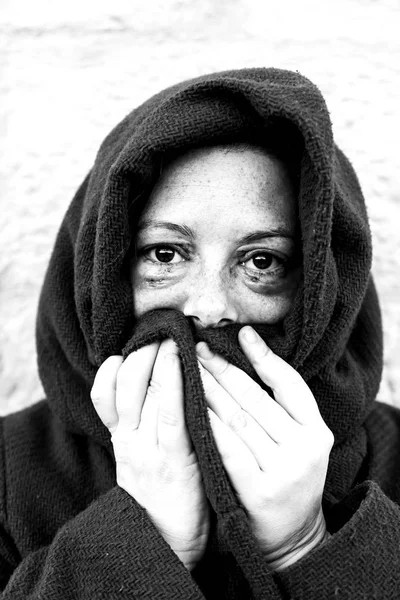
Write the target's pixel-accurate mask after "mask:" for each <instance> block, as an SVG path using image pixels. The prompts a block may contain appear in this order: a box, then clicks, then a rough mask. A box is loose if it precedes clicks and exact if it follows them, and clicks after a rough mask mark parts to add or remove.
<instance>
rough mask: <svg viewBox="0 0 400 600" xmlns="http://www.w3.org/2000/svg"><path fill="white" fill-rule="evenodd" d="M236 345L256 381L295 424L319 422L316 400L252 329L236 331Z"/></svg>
mask: <svg viewBox="0 0 400 600" xmlns="http://www.w3.org/2000/svg"><path fill="white" fill-rule="evenodd" d="M239 342H240V345H241V347H242V349H243V351H244V353H245V354H246V356H247V358H248V359H249V361H250V362H251V363H252V365H253V367H254V369H255V370H256V372H257V374H258V375H259V377H260V379H262V381H264V383H266V384H267V385H268V386H269V387H270V388H271V389H272V390H273V392H274V397H275V400H276V401H277V402H278V403H279V404H280V405H281V406H282V407H283V408H284V409H285V410H286V411H287V413H288V414H289V415H291V417H292V418H293V419H294V420H295V421H297V422H298V423H300V424H302V425H305V424H307V423H311V422H313V421H315V420H318V419H321V415H320V413H319V409H318V405H317V403H316V400H315V398H314V396H313V394H312V392H311V390H310V388H309V387H308V385H307V384H306V382H305V381H304V379H303V378H302V377H301V375H300V374H299V373H298V372H297V371H296V370H295V369H293V368H292V367H291V366H290V365H289V364H288V363H287V362H286V361H284V360H283V359H282V358H280V357H279V356H277V355H276V354H274V352H272V350H270V348H268V346H267V345H266V344H265V342H264V341H263V340H262V338H261V337H260V336H259V335H258V333H257V332H256V331H255V330H254V329H253V328H252V327H249V326H246V327H243V328H242V329H241V330H240V331H239Z"/></svg>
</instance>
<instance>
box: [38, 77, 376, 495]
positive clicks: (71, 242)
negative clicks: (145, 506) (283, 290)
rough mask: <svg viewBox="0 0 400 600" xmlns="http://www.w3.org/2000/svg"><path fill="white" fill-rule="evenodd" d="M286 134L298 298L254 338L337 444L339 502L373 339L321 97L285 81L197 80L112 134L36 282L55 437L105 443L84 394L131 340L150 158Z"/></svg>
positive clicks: (367, 282)
mask: <svg viewBox="0 0 400 600" xmlns="http://www.w3.org/2000/svg"><path fill="white" fill-rule="evenodd" d="M288 123H289V124H290V125H291V126H292V130H291V131H292V132H293V133H292V139H289V141H288V144H289V145H290V143H292V144H293V145H294V144H295V142H296V139H295V136H296V135H297V137H301V140H302V144H303V145H304V148H303V150H302V152H301V156H300V157H299V160H300V162H301V165H300V169H301V172H300V180H299V194H298V195H299V198H298V212H299V222H300V229H301V238H302V254H303V273H304V275H303V284H302V285H301V286H300V289H299V291H298V294H297V297H296V300H295V303H294V308H293V310H292V311H291V314H290V315H289V316H288V317H287V318H286V319H285V321H284V323H283V325H282V326H279V327H267V326H264V327H261V328H260V327H257V330H258V331H259V332H260V334H261V335H262V337H263V338H264V339H266V340H267V342H268V344H269V345H270V347H271V348H272V349H273V350H274V351H275V352H277V354H279V355H280V356H281V357H282V358H284V359H285V360H287V361H288V362H289V363H290V364H291V365H292V366H293V367H294V368H295V369H297V370H298V371H299V372H300V373H301V375H302V376H303V378H304V379H305V381H306V382H307V383H308V384H309V386H310V387H311V389H312V391H313V393H314V395H315V397H316V399H317V401H318V404H319V408H320V410H321V413H322V416H323V418H324V420H325V421H326V423H327V425H328V427H329V428H330V429H331V430H332V432H333V433H334V435H335V448H334V450H333V453H332V459H331V461H330V470H329V475H328V481H327V487H326V493H327V495H328V494H330V495H332V496H333V497H335V498H336V499H340V498H341V497H342V496H343V494H345V493H346V492H347V491H348V489H349V488H350V486H351V485H352V484H353V482H354V479H355V477H356V474H357V473H358V471H359V469H360V467H361V463H362V459H363V456H365V452H366V437H365V431H364V430H363V427H362V423H363V422H364V421H365V418H366V417H367V415H368V413H369V411H370V409H371V406H372V402H373V400H374V399H375V397H376V394H377V391H378V387H379V383H380V378H381V368H382V334H381V330H382V328H381V321H380V312H379V305H378V301H377V298H376V293H375V289H374V285H373V282H372V280H371V278H370V267H371V256H372V251H371V238H370V232H369V226H368V219H367V215H366V209H365V203H364V199H363V196H362V193H361V190H360V186H359V183H358V180H357V178H356V176H355V174H354V171H353V169H352V167H351V165H350V164H349V162H348V160H347V159H346V158H345V157H344V155H343V154H342V153H341V152H340V150H339V149H338V148H337V147H336V146H335V145H334V142H333V136H332V128H331V123H330V118H329V114H328V111H327V108H326V105H325V101H324V99H323V97H322V95H321V93H320V92H319V90H318V88H317V87H316V86H314V85H313V84H312V83H310V82H309V81H308V80H307V79H305V78H304V77H302V76H300V75H299V74H297V73H292V72H288V71H281V70H277V69H268V70H263V69H255V70H254V69H251V70H243V71H236V72H235V71H234V72H225V73H220V74H218V75H211V76H204V77H200V78H199V79H196V80H193V81H191V82H185V83H182V84H179V85H177V86H175V87H172V88H170V89H167V90H166V91H164V92H162V93H161V94H158V95H157V96H155V97H154V98H152V99H150V100H149V101H148V102H146V103H145V104H143V105H142V106H141V107H140V108H139V109H137V110H135V111H133V112H132V113H131V114H130V115H128V116H127V117H126V118H125V119H124V120H123V121H122V123H121V124H119V125H118V126H117V127H116V128H115V129H114V130H113V131H112V132H111V133H110V135H109V136H108V137H107V138H106V140H105V141H104V143H103V144H102V146H101V148H100V151H99V153H98V156H97V158H96V162H95V165H94V167H93V169H92V172H91V173H90V175H89V176H88V178H87V179H86V181H85V182H84V184H83V186H82V187H81V189H80V190H79V192H78V194H77V195H76V197H75V199H74V201H73V203H72V205H71V207H70V209H69V211H68V213H67V215H66V217H65V220H64V222H63V225H62V228H61V230H60V233H59V236H58V239H57V242H56V246H55V249H54V253H53V256H52V259H51V262H50V266H49V269H48V272H47V276H46V280H45V283H44V286H43V290H42V295H41V300H40V307H39V316H38V325H37V339H38V356H39V371H40V376H41V379H42V382H43V386H44V389H45V392H46V396H47V398H48V400H49V402H51V405H52V408H53V410H54V411H55V412H56V414H57V415H58V416H59V417H60V419H61V420H62V421H63V422H64V423H65V424H66V426H67V427H69V428H71V429H72V430H73V431H77V432H80V433H84V434H85V435H90V436H93V437H94V438H95V439H97V440H99V441H100V442H102V443H104V444H107V443H109V434H108V431H107V430H106V429H105V428H104V427H103V425H102V424H101V423H100V421H99V419H98V417H97V415H96V413H95V411H94V409H93V407H92V406H91V403H90V402H89V401H88V398H89V392H90V388H91V385H92V382H93V378H94V375H95V372H96V369H97V367H98V366H99V365H100V364H101V363H102V361H103V360H105V359H106V358H107V357H108V356H110V355H112V354H117V353H120V352H121V349H122V348H123V347H124V345H125V344H126V342H127V341H128V339H129V337H130V335H131V333H132V329H133V326H134V318H133V301H132V285H131V281H130V273H129V264H130V263H129V255H130V249H131V246H132V236H133V233H132V230H133V226H132V216H131V215H132V213H133V214H135V209H136V207H140V206H141V205H143V198H144V199H145V198H146V196H147V195H148V193H149V190H150V189H151V188H152V186H153V185H154V182H155V181H156V179H157V176H158V173H159V169H160V157H161V156H163V155H165V154H166V153H167V152H171V151H181V152H183V151H184V150H185V149H189V148H192V147H198V146H204V145H210V144H218V143H219V144H220V143H229V142H235V141H238V140H244V139H245V140H253V139H257V140H258V142H259V143H261V144H262V145H266V146H267V145H268V143H269V138H270V137H271V135H272V133H271V132H272V130H274V132H275V131H276V130H278V131H279V130H282V131H284V132H286V130H287V124H288ZM136 211H138V209H136ZM136 214H137V212H136Z"/></svg>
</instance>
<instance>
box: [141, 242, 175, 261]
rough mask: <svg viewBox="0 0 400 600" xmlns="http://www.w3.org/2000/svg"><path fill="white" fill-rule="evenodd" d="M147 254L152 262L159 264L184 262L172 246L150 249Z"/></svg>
mask: <svg viewBox="0 0 400 600" xmlns="http://www.w3.org/2000/svg"><path fill="white" fill-rule="evenodd" d="M146 254H147V256H148V258H150V260H152V261H153V262H159V263H179V262H182V261H183V260H184V258H183V257H182V256H181V255H180V254H179V252H177V251H176V250H175V249H174V248H171V247H170V246H157V247H156V248H150V250H148V251H147V252H146Z"/></svg>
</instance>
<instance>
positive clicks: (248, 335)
mask: <svg viewBox="0 0 400 600" xmlns="http://www.w3.org/2000/svg"><path fill="white" fill-rule="evenodd" d="M242 332H243V333H242V335H243V337H244V339H245V340H246V342H249V344H255V343H256V342H258V340H259V339H260V336H259V335H258V333H257V332H256V331H254V329H253V328H252V327H249V326H247V327H243V329H242Z"/></svg>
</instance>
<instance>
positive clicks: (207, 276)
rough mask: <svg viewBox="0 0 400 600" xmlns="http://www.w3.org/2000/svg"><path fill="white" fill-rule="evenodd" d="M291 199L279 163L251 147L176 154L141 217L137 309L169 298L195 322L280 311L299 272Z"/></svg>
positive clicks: (261, 317) (269, 318)
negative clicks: (178, 156)
mask: <svg viewBox="0 0 400 600" xmlns="http://www.w3.org/2000/svg"><path fill="white" fill-rule="evenodd" d="M296 208H297V205H296V198H295V193H294V189H293V186H292V184H291V181H290V178H289V176H288V173H287V170H286V168H285V166H284V165H283V164H282V163H281V162H280V161H278V160H277V159H275V158H272V157H270V156H269V155H268V154H266V153H265V152H264V151H261V150H260V149H258V148H254V149H253V148H245V149H244V148H238V147H231V148H229V147H224V146H221V147H214V148H205V149H200V150H196V151H192V152H190V153H188V154H185V155H184V156H182V157H180V158H179V159H178V160H176V161H175V162H173V163H172V164H170V165H169V166H168V167H167V169H166V170H165V171H164V172H163V174H162V176H161V177H160V179H159V181H158V183H157V184H156V186H155V187H154V189H153V191H152V194H151V196H150V199H149V202H148V203H147V205H146V208H145V210H144V212H143V214H142V216H141V218H140V221H139V224H138V231H137V238H136V239H137V245H136V259H135V262H134V263H133V265H132V283H133V296H134V311H135V316H136V317H139V316H141V315H142V314H143V313H145V312H147V311H148V310H151V309H155V308H175V309H177V310H180V311H182V312H183V313H184V314H185V315H186V316H187V317H190V318H191V319H192V320H193V322H194V324H195V325H196V326H197V327H198V328H202V327H210V326H211V327H220V326H224V325H228V324H230V323H250V322H251V323H257V322H258V323H261V322H262V323H269V324H273V323H277V322H279V321H281V320H282V319H283V318H284V317H285V316H286V315H287V314H288V312H289V311H290V309H291V306H292V303H293V299H294V296H295V294H296V290H297V286H298V282H299V279H300V266H299V265H300V263H301V261H300V260H299V249H298V247H296V220H297V219H296Z"/></svg>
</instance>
